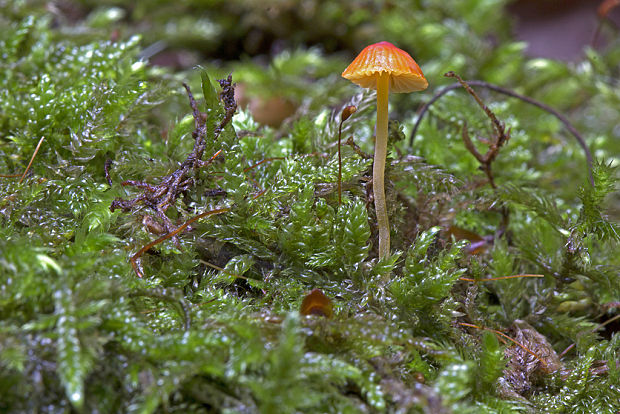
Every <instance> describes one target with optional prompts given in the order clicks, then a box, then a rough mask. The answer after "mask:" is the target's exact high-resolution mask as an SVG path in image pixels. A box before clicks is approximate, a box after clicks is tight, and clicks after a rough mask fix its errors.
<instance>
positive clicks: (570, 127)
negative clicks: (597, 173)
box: [409, 80, 594, 185]
mask: <svg viewBox="0 0 620 414" xmlns="http://www.w3.org/2000/svg"><path fill="white" fill-rule="evenodd" d="M467 83H468V84H469V85H471V86H479V87H481V88H486V89H490V90H492V91H495V92H498V93H501V94H504V95H507V96H510V97H512V98H517V99H520V100H522V101H523V102H527V103H529V104H530V105H534V106H536V107H538V108H540V109H542V110H543V111H546V112H548V113H550V114H551V115H553V116H555V117H556V118H557V119H558V120H559V121H560V122H561V123H562V124H563V125H564V127H566V129H568V131H569V132H570V133H571V134H572V135H573V136H574V137H575V139H576V140H577V143H578V144H579V146H580V147H581V148H582V149H583V151H584V153H585V155H586V160H587V162H588V174H589V176H590V183H591V184H592V185H594V178H593V176H592V154H591V153H590V149H589V148H588V145H587V144H586V141H585V140H584V139H583V137H582V136H581V134H579V132H578V131H577V129H575V127H574V126H573V125H572V124H571V123H570V121H569V120H568V119H567V118H566V117H565V116H564V115H562V114H561V113H559V112H558V111H556V110H555V109H553V108H552V107H550V106H549V105H546V104H544V103H542V102H540V101H537V100H535V99H532V98H530V97H528V96H525V95H521V94H519V93H516V92H514V91H511V90H510V89H506V88H503V87H501V86H497V85H494V84H492V83H488V82H484V81H480V80H471V81H467ZM458 88H462V85H461V84H460V83H458V82H456V83H453V84H452V85H447V86H446V87H444V88H443V89H441V90H440V91H439V92H437V93H436V94H435V96H433V97H432V98H431V100H430V101H428V102H427V103H426V104H425V105H424V106H423V107H422V109H421V110H420V115H419V116H418V120H417V121H416V123H415V125H414V127H413V130H412V131H411V135H410V136H409V146H413V140H414V139H415V135H416V133H417V131H418V128H419V127H420V124H421V123H422V118H424V115H425V114H426V112H427V111H428V109H429V108H430V106H431V105H432V104H434V103H435V101H437V100H438V99H439V98H441V97H442V96H443V95H445V94H446V93H448V92H450V91H452V90H454V89H458Z"/></svg>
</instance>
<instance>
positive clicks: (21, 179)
mask: <svg viewBox="0 0 620 414" xmlns="http://www.w3.org/2000/svg"><path fill="white" fill-rule="evenodd" d="M44 139H45V137H41V139H40V140H39V143H38V144H37V147H36V148H35V149H34V153H33V154H32V157H30V162H29V163H28V166H27V167H26V169H25V170H24V174H23V175H22V178H20V180H19V184H21V183H22V181H24V177H25V176H26V174H27V173H28V170H29V169H30V166H31V165H32V162H33V161H34V157H36V156H37V153H38V152H39V148H41V144H43V140H44Z"/></svg>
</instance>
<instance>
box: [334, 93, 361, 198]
mask: <svg viewBox="0 0 620 414" xmlns="http://www.w3.org/2000/svg"><path fill="white" fill-rule="evenodd" d="M355 112H357V107H356V106H355V105H349V106H347V107H345V108H344V109H343V110H342V113H341V114H340V125H339V126H338V207H340V204H342V154H341V152H340V141H341V138H342V124H343V123H344V121H346V120H347V119H349V117H350V116H351V115H353V114H354V113H355Z"/></svg>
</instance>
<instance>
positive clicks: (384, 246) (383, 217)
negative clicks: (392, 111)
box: [372, 72, 390, 259]
mask: <svg viewBox="0 0 620 414" xmlns="http://www.w3.org/2000/svg"><path fill="white" fill-rule="evenodd" d="M389 93H390V75H389V74H388V73H387V72H380V73H379V74H378V75H377V142H375V159H374V162H373V166H372V188H373V193H374V196H375V213H376V214H377V228H378V230H379V258H380V259H383V258H385V257H387V256H388V255H389V254H390V223H389V221H388V215H387V207H386V205H385V187H384V173H385V158H386V156H387V141H388V95H389Z"/></svg>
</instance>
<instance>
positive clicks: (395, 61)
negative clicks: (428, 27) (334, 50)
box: [342, 42, 428, 93]
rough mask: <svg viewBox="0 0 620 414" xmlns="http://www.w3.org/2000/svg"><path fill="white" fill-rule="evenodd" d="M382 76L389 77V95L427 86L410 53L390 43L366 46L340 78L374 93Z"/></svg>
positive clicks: (413, 90) (417, 89)
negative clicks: (378, 78) (385, 74)
mask: <svg viewBox="0 0 620 414" xmlns="http://www.w3.org/2000/svg"><path fill="white" fill-rule="evenodd" d="M381 72H387V73H389V74H390V92H396V93H405V92H415V91H421V90H423V89H426V87H427V86H428V82H427V81H426V78H425V77H424V74H423V73H422V70H420V67H419V66H418V64H417V63H415V60H413V58H412V57H411V56H410V55H409V53H407V52H405V51H404V50H402V49H399V48H397V47H396V46H394V45H393V44H391V43H390V42H379V43H375V44H374V45H370V46H367V47H366V48H365V49H364V50H362V51H361V52H360V54H359V55H357V57H356V58H355V60H354V61H353V62H351V64H350V65H349V67H348V68H346V69H345V70H344V72H342V77H343V78H345V79H348V80H350V81H351V82H353V83H356V84H358V85H359V86H361V87H362V88H370V89H377V74H379V73H381Z"/></svg>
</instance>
